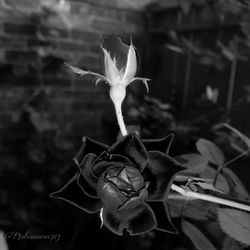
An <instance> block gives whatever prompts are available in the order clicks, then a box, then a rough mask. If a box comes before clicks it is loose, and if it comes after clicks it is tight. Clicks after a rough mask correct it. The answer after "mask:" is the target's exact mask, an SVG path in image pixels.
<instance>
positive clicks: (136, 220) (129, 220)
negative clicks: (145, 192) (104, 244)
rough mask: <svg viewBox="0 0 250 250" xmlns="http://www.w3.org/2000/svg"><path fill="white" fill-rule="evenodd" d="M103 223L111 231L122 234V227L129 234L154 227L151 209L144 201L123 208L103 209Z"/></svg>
mask: <svg viewBox="0 0 250 250" xmlns="http://www.w3.org/2000/svg"><path fill="white" fill-rule="evenodd" d="M103 222H104V225H105V226H106V227H107V228H108V229H109V230H110V231H112V232H113V233H115V234H118V235H122V234H123V231H124V229H127V231H128V232H129V233H130V234H131V235H138V234H143V233H146V232H148V231H150V230H152V229H154V228H155V227H156V219H155V215H154V213H153V211H152V209H151V208H150V207H149V206H148V205H147V204H146V203H140V204H139V205H137V206H135V207H133V208H131V209H128V210H127V209H125V210H111V209H109V208H108V207H105V208H104V210H103Z"/></svg>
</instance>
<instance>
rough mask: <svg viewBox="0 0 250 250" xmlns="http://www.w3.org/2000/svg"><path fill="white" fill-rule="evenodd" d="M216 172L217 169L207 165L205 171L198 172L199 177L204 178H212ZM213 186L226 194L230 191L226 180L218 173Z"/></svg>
mask: <svg viewBox="0 0 250 250" xmlns="http://www.w3.org/2000/svg"><path fill="white" fill-rule="evenodd" d="M216 173H217V171H216V170H215V169H213V168H212V167H210V166H208V167H207V168H206V169H205V171H204V172H202V173H201V174H200V177H201V178H204V179H214V177H215V175H216ZM215 188H216V189H217V190H219V191H221V192H223V193H226V194H228V193H230V192H231V188H230V186H229V184H228V181H227V179H226V178H225V177H224V176H223V175H222V174H219V175H218V177H217V181H216V185H215Z"/></svg>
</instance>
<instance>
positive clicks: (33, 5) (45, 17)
mask: <svg viewBox="0 0 250 250" xmlns="http://www.w3.org/2000/svg"><path fill="white" fill-rule="evenodd" d="M40 2H46V1H39V0H19V1H14V0H2V1H1V6H0V121H1V122H0V131H4V129H5V128H7V127H8V126H10V125H11V124H12V123H13V122H14V121H16V120H17V119H18V117H20V113H21V112H22V111H23V108H24V107H25V105H27V103H30V102H33V101H34V102H40V106H39V108H37V107H36V108H37V109H38V111H39V114H40V115H42V117H46V119H47V118H48V119H49V120H50V121H53V122H55V123H56V124H59V125H60V126H61V127H64V128H67V129H68V130H69V131H71V132H72V133H73V134H74V135H79V136H82V135H88V136H90V137H93V138H96V139H102V140H107V138H105V136H104V135H105V134H106V135H107V131H105V124H106V127H107V128H106V130H110V128H111V127H109V125H108V124H109V123H110V124H111V123H112V122H113V121H114V119H115V117H114V114H113V113H114V112H113V106H112V104H111V102H110V100H109V98H108V95H107V90H108V89H107V87H105V86H100V87H97V88H95V87H94V84H93V80H92V79H91V78H89V77H88V78H87V77H86V78H84V79H82V78H81V79H80V78H77V77H75V76H74V75H73V74H72V73H71V72H69V70H68V69H67V67H66V66H65V65H64V64H63V62H65V61H66V62H68V63H70V64H73V65H76V66H82V67H88V68H89V69H91V70H96V71H98V72H101V71H102V69H101V68H102V67H101V66H102V62H101V58H100V55H101V51H100V48H99V40H100V35H101V34H118V35H121V36H123V37H129V35H132V36H133V39H134V41H140V40H143V39H142V38H143V37H144V20H143V12H142V8H143V6H144V5H145V4H146V3H147V1H145V0H142V1H132V0H131V1H129V0H119V1H118V0H105V1H104V0H103V1H97V0H92V1H90V0H89V1H84V0H82V1H80V0H78V1H77V0H72V1H68V2H66V4H67V5H53V6H52V7H51V6H50V7H49V9H50V11H48V9H47V10H45V9H46V7H44V8H43V10H42V9H41V6H40ZM47 2H49V1H47ZM61 2H62V1H61ZM68 4H69V5H70V8H68ZM52 8H54V12H53V13H51V9H52ZM136 45H138V46H140V42H138V44H136ZM41 92H43V95H44V96H46V98H42V99H41V100H40V99H39V98H40V97H41V94H40V93H41ZM36 99H38V100H36ZM67 126H68V127H67ZM112 126H115V124H113V125H112ZM112 133H113V132H112ZM106 137H107V136H106Z"/></svg>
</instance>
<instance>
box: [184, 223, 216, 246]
mask: <svg viewBox="0 0 250 250" xmlns="http://www.w3.org/2000/svg"><path fill="white" fill-rule="evenodd" d="M182 230H183V232H184V233H185V234H186V235H187V236H188V238H189V239H190V240H191V241H192V242H193V244H194V245H195V247H196V248H197V249H199V250H205V249H206V250H216V248H215V247H214V245H213V244H212V243H211V242H210V241H209V240H208V238H207V237H206V236H205V235H204V234H203V233H202V232H201V231H200V229H199V228H197V227H196V226H194V225H193V224H191V223H189V222H187V221H185V220H183V221H182Z"/></svg>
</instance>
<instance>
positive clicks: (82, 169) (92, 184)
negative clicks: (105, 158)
mask: <svg viewBox="0 0 250 250" xmlns="http://www.w3.org/2000/svg"><path fill="white" fill-rule="evenodd" d="M95 158H96V156H95V154H88V155H86V156H85V157H84V159H83V161H82V162H81V164H80V165H79V166H78V167H79V174H78V177H77V181H78V184H79V185H80V187H81V188H82V190H83V191H84V192H85V193H86V194H87V195H89V196H92V197H95V198H97V197H98V195H97V193H96V185H97V181H98V178H97V177H96V176H95V175H94V174H93V171H92V163H93V160H94V159H95Z"/></svg>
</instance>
